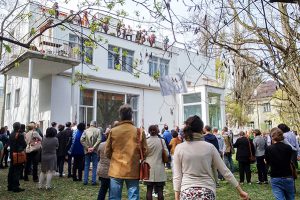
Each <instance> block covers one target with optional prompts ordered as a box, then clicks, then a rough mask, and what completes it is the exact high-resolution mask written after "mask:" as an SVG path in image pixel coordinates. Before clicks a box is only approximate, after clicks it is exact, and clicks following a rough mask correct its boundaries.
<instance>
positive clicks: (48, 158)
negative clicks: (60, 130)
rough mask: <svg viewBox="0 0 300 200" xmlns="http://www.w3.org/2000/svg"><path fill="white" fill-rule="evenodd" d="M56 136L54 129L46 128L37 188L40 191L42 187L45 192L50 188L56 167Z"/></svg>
mask: <svg viewBox="0 0 300 200" xmlns="http://www.w3.org/2000/svg"><path fill="white" fill-rule="evenodd" d="M56 134H57V131H56V129H55V128H53V127H50V128H47V130H46V137H45V138H44V139H43V142H42V162H41V173H40V178H39V186H38V187H39V189H42V188H43V187H44V186H45V187H46V189H47V190H49V189H51V188H52V187H51V180H52V177H53V174H54V172H55V170H56V167H57V157H56V150H57V148H58V145H59V142H58V139H57V138H56ZM45 180H46V182H45Z"/></svg>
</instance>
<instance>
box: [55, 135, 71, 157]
mask: <svg viewBox="0 0 300 200" xmlns="http://www.w3.org/2000/svg"><path fill="white" fill-rule="evenodd" d="M56 137H57V139H58V143H59V146H58V149H57V156H65V155H67V143H68V137H67V135H66V134H65V133H64V131H61V132H59V133H58V134H57V135H56Z"/></svg>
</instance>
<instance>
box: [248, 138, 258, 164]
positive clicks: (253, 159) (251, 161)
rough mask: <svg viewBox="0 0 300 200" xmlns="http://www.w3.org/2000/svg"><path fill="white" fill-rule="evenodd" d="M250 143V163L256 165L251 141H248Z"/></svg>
mask: <svg viewBox="0 0 300 200" xmlns="http://www.w3.org/2000/svg"><path fill="white" fill-rule="evenodd" d="M248 143H249V150H250V157H249V160H250V163H251V164H253V163H255V161H256V157H255V156H254V155H253V154H252V150H251V149H252V148H251V144H250V140H249V139H248Z"/></svg>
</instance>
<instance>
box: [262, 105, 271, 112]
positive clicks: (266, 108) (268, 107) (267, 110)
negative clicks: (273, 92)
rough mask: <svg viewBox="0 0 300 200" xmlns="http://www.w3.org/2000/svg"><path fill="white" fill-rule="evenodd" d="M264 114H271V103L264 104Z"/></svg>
mask: <svg viewBox="0 0 300 200" xmlns="http://www.w3.org/2000/svg"><path fill="white" fill-rule="evenodd" d="M263 107H264V112H271V104H270V103H264V104H263Z"/></svg>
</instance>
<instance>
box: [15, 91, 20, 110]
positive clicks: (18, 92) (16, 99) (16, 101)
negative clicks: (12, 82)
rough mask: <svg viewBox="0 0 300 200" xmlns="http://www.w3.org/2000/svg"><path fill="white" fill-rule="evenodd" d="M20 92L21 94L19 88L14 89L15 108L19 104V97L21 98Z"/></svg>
mask: <svg viewBox="0 0 300 200" xmlns="http://www.w3.org/2000/svg"><path fill="white" fill-rule="evenodd" d="M17 94H18V95H17ZM20 94H21V90H20V88H18V89H16V90H15V108H16V107H19V106H20V99H21V98H20Z"/></svg>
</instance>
